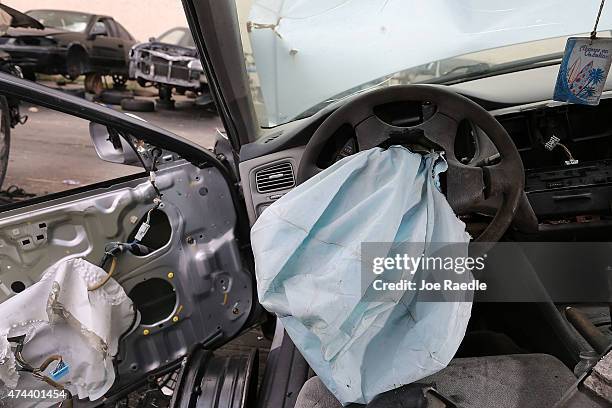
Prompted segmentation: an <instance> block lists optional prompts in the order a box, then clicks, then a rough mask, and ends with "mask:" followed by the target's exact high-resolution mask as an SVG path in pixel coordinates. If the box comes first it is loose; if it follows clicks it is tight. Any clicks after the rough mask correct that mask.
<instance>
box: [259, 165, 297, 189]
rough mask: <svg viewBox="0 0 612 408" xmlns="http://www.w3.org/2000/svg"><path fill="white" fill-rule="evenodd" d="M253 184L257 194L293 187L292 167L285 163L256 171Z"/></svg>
mask: <svg viewBox="0 0 612 408" xmlns="http://www.w3.org/2000/svg"><path fill="white" fill-rule="evenodd" d="M255 183H256V185H257V191H258V192H259V193H267V192H270V191H278V190H284V189H287V188H291V187H293V186H294V185H295V177H294V175H293V166H292V165H291V163H290V162H288V161H285V162H280V163H276V164H273V165H272V166H269V167H265V168H263V169H261V170H258V171H257V172H256V173H255Z"/></svg>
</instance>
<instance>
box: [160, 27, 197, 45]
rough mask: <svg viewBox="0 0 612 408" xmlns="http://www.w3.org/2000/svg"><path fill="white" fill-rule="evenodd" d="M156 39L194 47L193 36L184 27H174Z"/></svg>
mask: <svg viewBox="0 0 612 408" xmlns="http://www.w3.org/2000/svg"><path fill="white" fill-rule="evenodd" d="M157 41H159V42H163V43H166V44H172V45H180V46H181V47H189V48H195V43H194V42H193V37H192V36H191V33H190V32H189V30H188V29H186V28H174V29H172V30H170V31H166V32H165V33H163V34H162V35H160V36H159V37H158V38H157Z"/></svg>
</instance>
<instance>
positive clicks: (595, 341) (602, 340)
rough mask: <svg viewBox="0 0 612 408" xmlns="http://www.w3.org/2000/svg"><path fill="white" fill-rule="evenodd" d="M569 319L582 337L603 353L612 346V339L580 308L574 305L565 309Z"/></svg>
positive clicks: (598, 352) (596, 350) (599, 352)
mask: <svg viewBox="0 0 612 408" xmlns="http://www.w3.org/2000/svg"><path fill="white" fill-rule="evenodd" d="M565 316H566V317H567V320H568V321H569V322H570V323H571V324H572V326H574V328H575V329H576V330H577V331H578V333H580V335H581V336H582V337H584V339H585V340H586V341H587V342H588V343H589V344H590V345H591V346H592V347H593V349H594V350H595V352H597V354H599V355H601V354H602V353H605V351H606V350H607V349H608V347H610V340H608V338H607V337H606V336H605V335H604V334H603V333H602V332H601V330H599V329H598V328H597V326H595V325H594V324H593V323H592V322H591V321H590V320H589V319H588V318H587V317H586V316H585V315H584V313H582V312H581V311H580V310H578V309H576V308H574V307H567V308H566V309H565Z"/></svg>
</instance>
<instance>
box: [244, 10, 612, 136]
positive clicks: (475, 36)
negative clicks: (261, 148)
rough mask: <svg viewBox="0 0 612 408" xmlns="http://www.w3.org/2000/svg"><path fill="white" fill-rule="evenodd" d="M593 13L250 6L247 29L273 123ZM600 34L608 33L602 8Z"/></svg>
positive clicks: (576, 26) (589, 21)
mask: <svg viewBox="0 0 612 408" xmlns="http://www.w3.org/2000/svg"><path fill="white" fill-rule="evenodd" d="M598 7H599V2H596V1H592V2H580V4H578V3H575V2H572V1H570V0H541V1H532V0H466V1H451V0H431V1H426V2H423V1H416V0H405V1H389V0H255V1H254V3H253V5H252V7H251V9H250V12H249V21H248V23H247V31H248V32H249V37H250V43H251V47H252V51H253V55H254V58H255V65H256V70H257V73H258V76H259V80H260V83H261V90H262V94H263V98H264V102H265V106H266V113H267V116H268V118H267V119H268V122H269V124H270V125H275V124H280V123H285V122H288V121H291V120H293V119H295V118H296V117H297V116H299V115H300V114H301V113H302V112H304V111H307V110H309V109H310V108H312V107H313V106H316V105H318V104H320V103H321V102H324V101H326V100H328V99H330V98H334V97H336V95H339V94H341V93H343V92H345V91H347V90H350V89H352V88H355V87H357V86H360V85H362V84H365V83H368V82H372V81H375V80H377V79H381V78H382V79H385V77H387V76H389V75H391V74H393V73H396V72H399V71H403V70H406V69H408V68H411V67H416V66H419V65H423V64H427V63H429V62H432V61H438V60H443V59H447V58H452V57H456V56H459V55H464V54H468V53H474V52H477V51H482V50H487V49H492V48H497V47H503V46H507V45H512V44H519V43H525V42H529V41H534V40H540V39H547V38H554V37H561V36H567V35H572V34H576V33H585V32H590V31H591V30H592V29H593V24H594V20H595V16H596V15H597V11H598ZM599 28H600V30H609V29H610V28H612V12H610V10H606V9H605V8H604V11H603V14H602V15H601V20H600V22H599ZM295 84H300V86H299V87H296V85H295Z"/></svg>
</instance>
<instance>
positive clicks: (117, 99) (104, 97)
mask: <svg viewBox="0 0 612 408" xmlns="http://www.w3.org/2000/svg"><path fill="white" fill-rule="evenodd" d="M133 98H134V95H132V93H131V92H125V91H116V90H106V91H103V92H102V93H101V94H100V101H101V102H102V103H106V104H109V105H121V101H122V100H124V99H133Z"/></svg>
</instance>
